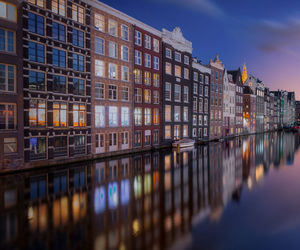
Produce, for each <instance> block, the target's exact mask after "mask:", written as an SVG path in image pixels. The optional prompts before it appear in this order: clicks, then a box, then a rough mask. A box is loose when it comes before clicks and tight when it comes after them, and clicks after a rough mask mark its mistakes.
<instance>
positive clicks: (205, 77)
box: [192, 58, 211, 141]
mask: <svg viewBox="0 0 300 250" xmlns="http://www.w3.org/2000/svg"><path fill="white" fill-rule="evenodd" d="M192 66H193V72H192V77H193V88H192V96H193V109H192V111H193V127H192V138H193V139H195V140H196V141H197V140H201V141H203V140H205V141H206V140H208V138H209V82H210V74H211V69H210V68H209V67H207V66H204V65H202V64H201V63H200V62H199V61H197V59H195V58H194V59H193V64H192Z"/></svg>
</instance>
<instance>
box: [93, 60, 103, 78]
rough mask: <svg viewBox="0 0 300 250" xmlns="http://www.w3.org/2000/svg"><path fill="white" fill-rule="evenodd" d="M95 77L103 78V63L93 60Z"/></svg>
mask: <svg viewBox="0 0 300 250" xmlns="http://www.w3.org/2000/svg"><path fill="white" fill-rule="evenodd" d="M95 75H96V76H99V77H105V66H104V61H101V60H95Z"/></svg>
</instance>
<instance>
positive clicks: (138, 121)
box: [134, 108, 143, 126]
mask: <svg viewBox="0 0 300 250" xmlns="http://www.w3.org/2000/svg"><path fill="white" fill-rule="evenodd" d="M142 119H143V117H142V108H135V109H134V124H135V125H136V126H141V125H142Z"/></svg>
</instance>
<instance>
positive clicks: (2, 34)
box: [0, 29, 16, 52]
mask: <svg viewBox="0 0 300 250" xmlns="http://www.w3.org/2000/svg"><path fill="white" fill-rule="evenodd" d="M15 37H16V33H15V32H13V31H10V30H6V29H0V51H6V52H15V51H16V49H15V48H16V38H15Z"/></svg>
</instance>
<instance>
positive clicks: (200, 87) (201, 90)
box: [199, 85, 203, 95]
mask: <svg viewBox="0 0 300 250" xmlns="http://www.w3.org/2000/svg"><path fill="white" fill-rule="evenodd" d="M199 95H203V86H202V85H199Z"/></svg>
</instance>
